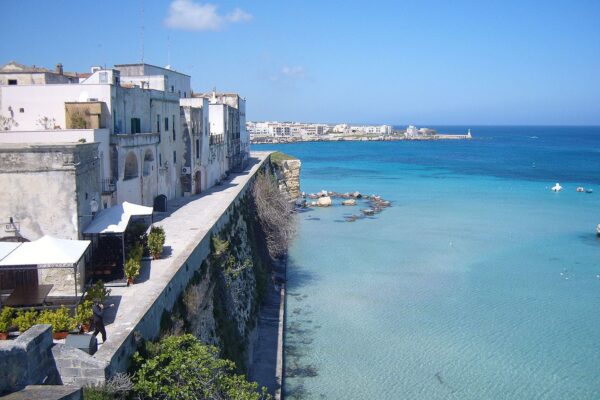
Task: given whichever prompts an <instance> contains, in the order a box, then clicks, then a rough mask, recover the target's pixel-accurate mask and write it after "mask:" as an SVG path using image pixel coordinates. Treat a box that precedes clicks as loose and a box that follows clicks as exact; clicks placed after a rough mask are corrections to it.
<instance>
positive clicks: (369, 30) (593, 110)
mask: <svg viewBox="0 0 600 400" xmlns="http://www.w3.org/2000/svg"><path fill="white" fill-rule="evenodd" d="M142 4H144V7H143V9H144V12H143V18H142V11H141V10H142ZM2 8H3V15H5V18H4V21H3V24H2V25H1V26H0V34H1V37H2V38H3V40H1V41H0V55H2V57H0V63H4V62H8V61H10V60H17V61H19V62H21V63H24V64H28V65H31V64H35V65H38V66H46V67H53V66H54V65H55V64H56V63H57V62H62V63H63V65H64V66H65V69H66V70H69V71H87V70H89V67H90V66H92V65H107V66H111V65H113V64H116V63H130V62H138V61H140V59H141V36H142V35H141V32H142V29H141V26H142V25H143V26H144V60H145V61H146V62H148V63H152V64H156V65H161V66H164V65H166V64H167V63H169V62H170V64H171V65H172V66H173V68H175V69H177V70H179V71H182V72H185V73H187V74H190V75H192V86H193V88H194V90H196V91H206V90H209V89H211V88H212V87H213V86H216V87H217V90H219V91H235V92H239V93H240V94H242V95H243V96H245V97H246V98H247V101H248V106H247V107H248V112H247V114H248V118H249V119H253V120H263V119H271V120H303V121H315V122H364V123H389V124H408V123H415V124H420V125H423V124H432V125H433V124H473V125H475V124H548V125H554V124H558V125H571V124H573V125H586V124H600V1H597V0H590V1H585V0H571V1H551V0H546V1H528V0H523V1H512V0H510V1H494V2H492V1H482V0H479V1H442V0H440V1H428V0H423V1H411V2H407V1H348V0H346V1H326V0H320V1H296V0H285V1H267V0H264V1H242V0H237V1H212V2H208V3H207V2H200V1H197V0H175V1H171V0H156V1H150V0H145V1H142V0H133V1H122V0H121V1H106V0H105V1H102V2H98V1H81V0H80V1H66V0H57V1H28V0H20V1H5V2H3V7H2ZM142 21H143V23H142Z"/></svg>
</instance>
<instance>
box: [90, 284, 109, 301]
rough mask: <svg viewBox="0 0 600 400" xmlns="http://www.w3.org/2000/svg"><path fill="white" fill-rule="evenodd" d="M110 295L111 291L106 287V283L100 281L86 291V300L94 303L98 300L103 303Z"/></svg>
mask: <svg viewBox="0 0 600 400" xmlns="http://www.w3.org/2000/svg"><path fill="white" fill-rule="evenodd" d="M109 295H110V289H107V288H105V287H104V282H102V281H98V282H96V283H94V284H93V285H92V286H90V287H89V288H88V289H87V290H86V292H85V300H89V301H91V302H92V303H93V302H94V301H96V300H97V301H99V302H100V303H103V302H104V300H106V298H107V297H108V296H109Z"/></svg>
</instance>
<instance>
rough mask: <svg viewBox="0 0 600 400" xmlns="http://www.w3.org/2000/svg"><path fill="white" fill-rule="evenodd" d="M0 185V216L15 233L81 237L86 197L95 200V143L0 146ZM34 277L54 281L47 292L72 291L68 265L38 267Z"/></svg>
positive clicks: (97, 173) (97, 170)
mask: <svg viewBox="0 0 600 400" xmlns="http://www.w3.org/2000/svg"><path fill="white" fill-rule="evenodd" d="M0 187H1V188H2V190H0V209H2V211H3V213H4V215H3V218H8V217H13V220H14V221H15V222H16V225H17V226H18V227H19V231H18V235H20V236H22V237H23V238H25V239H27V240H30V241H31V240H36V239H39V238H40V237H42V236H43V235H51V236H54V237H57V238H61V239H81V237H80V233H81V231H82V229H83V228H84V227H85V225H86V223H87V222H88V221H89V216H90V215H91V209H90V201H91V200H92V199H93V198H95V199H96V200H97V201H99V200H100V198H99V196H100V194H99V193H100V190H101V189H100V162H99V159H98V144H97V143H86V144H62V145H61V144H56V145H39V146H38V145H15V144H4V145H1V146H0ZM2 229H3V230H4V228H2ZM0 235H1V237H6V236H14V235H15V233H12V232H10V233H9V232H0ZM79 268H80V271H79V272H81V269H82V266H81V265H80V266H79ZM82 275H83V274H80V280H79V288H78V290H79V291H81V288H82V281H81V276H82ZM38 278H39V282H40V283H50V284H53V285H54V287H53V289H52V292H51V293H50V294H51V295H71V294H74V293H73V292H74V279H75V276H74V272H73V269H72V268H60V269H54V270H40V271H39V272H38Z"/></svg>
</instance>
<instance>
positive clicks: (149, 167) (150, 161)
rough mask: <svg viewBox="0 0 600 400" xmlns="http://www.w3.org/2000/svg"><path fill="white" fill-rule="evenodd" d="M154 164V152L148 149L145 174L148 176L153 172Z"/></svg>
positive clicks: (145, 155) (145, 158)
mask: <svg viewBox="0 0 600 400" xmlns="http://www.w3.org/2000/svg"><path fill="white" fill-rule="evenodd" d="M153 165H154V153H152V150H150V149H148V150H146V153H144V176H148V175H150V174H151V173H152V166H153Z"/></svg>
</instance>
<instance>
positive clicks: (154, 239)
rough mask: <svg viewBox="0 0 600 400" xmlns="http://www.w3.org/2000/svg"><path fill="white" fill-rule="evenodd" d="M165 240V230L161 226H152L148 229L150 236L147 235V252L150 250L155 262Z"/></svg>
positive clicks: (160, 253)
mask: <svg viewBox="0 0 600 400" xmlns="http://www.w3.org/2000/svg"><path fill="white" fill-rule="evenodd" d="M165 238H166V236H165V230H164V229H163V228H162V226H153V227H152V228H150V234H148V250H150V254H152V258H153V259H155V260H157V259H159V258H160V256H161V255H162V252H163V246H164V244H165Z"/></svg>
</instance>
